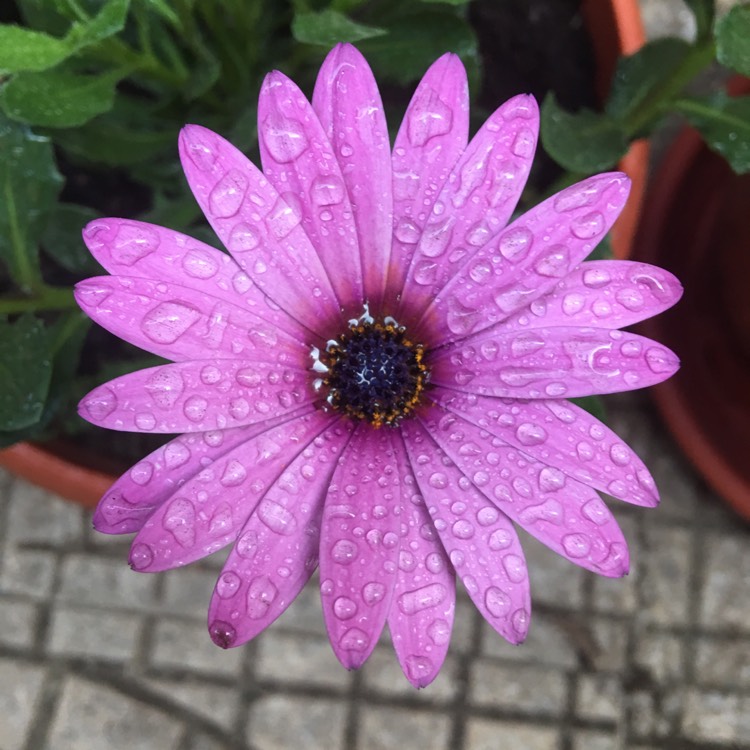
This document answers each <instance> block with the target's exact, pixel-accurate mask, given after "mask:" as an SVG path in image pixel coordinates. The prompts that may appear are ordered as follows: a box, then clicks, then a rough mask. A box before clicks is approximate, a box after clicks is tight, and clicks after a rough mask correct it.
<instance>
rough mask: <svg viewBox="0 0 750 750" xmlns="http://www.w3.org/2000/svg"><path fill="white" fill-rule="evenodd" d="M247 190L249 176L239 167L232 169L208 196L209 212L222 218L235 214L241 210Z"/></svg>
mask: <svg viewBox="0 0 750 750" xmlns="http://www.w3.org/2000/svg"><path fill="white" fill-rule="evenodd" d="M246 191H247V177H245V175H244V174H243V173H242V172H240V171H239V170H238V169H230V170H229V171H228V172H227V173H226V174H225V175H224V176H223V177H222V178H221V179H220V180H219V181H218V182H217V183H216V185H215V186H214V188H213V190H212V191H211V193H210V194H209V196H208V210H209V212H210V213H211V215H212V216H214V217H217V218H220V219H228V218H229V217H230V216H234V215H235V214H236V213H237V212H238V211H239V210H240V206H241V205H242V202H243V200H244V199H245V192H246Z"/></svg>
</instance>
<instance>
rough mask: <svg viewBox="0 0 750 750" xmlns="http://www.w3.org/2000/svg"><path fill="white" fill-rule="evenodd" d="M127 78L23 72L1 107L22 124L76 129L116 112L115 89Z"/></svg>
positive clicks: (4, 92)
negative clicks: (103, 115)
mask: <svg viewBox="0 0 750 750" xmlns="http://www.w3.org/2000/svg"><path fill="white" fill-rule="evenodd" d="M124 75H125V71H111V72H109V73H106V74H98V75H79V74H77V73H72V72H68V71H62V70H48V71H45V72H44V73H19V74H18V75H16V76H13V78H12V79H11V80H10V81H8V83H6V84H5V86H3V87H2V89H0V106H2V108H3V110H4V111H5V113H6V114H7V115H8V117H10V118H12V119H13V120H17V121H19V122H25V123H28V124H30V125H41V126H43V127H50V128H73V127H76V126H78V125H83V124H84V123H85V122H88V121H89V120H91V119H92V118H94V117H96V116H97V115H100V114H102V113H103V112H107V111H109V110H110V109H112V104H113V102H114V97H115V86H116V85H117V83H118V81H119V80H120V79H121V78H122V77H123V76H124Z"/></svg>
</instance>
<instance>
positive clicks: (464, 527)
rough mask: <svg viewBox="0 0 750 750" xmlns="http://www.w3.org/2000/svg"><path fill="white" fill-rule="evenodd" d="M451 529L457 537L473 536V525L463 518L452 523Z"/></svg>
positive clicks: (468, 537) (466, 537)
mask: <svg viewBox="0 0 750 750" xmlns="http://www.w3.org/2000/svg"><path fill="white" fill-rule="evenodd" d="M451 531H452V532H453V536H455V537H457V538H458V539H471V538H472V537H473V536H474V526H473V525H472V524H471V523H469V522H468V521H467V520H465V519H463V518H462V519H459V520H458V521H456V522H455V523H454V524H453V527H452V529H451Z"/></svg>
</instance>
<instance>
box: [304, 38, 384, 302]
mask: <svg viewBox="0 0 750 750" xmlns="http://www.w3.org/2000/svg"><path fill="white" fill-rule="evenodd" d="M312 105H313V109H314V110H315V112H316V113H317V115H318V117H319V118H320V123H321V125H322V126H323V129H324V130H325V132H326V135H327V136H328V140H329V141H330V142H331V145H332V146H333V152H334V154H335V155H336V159H337V160H338V162H339V166H340V167H341V175H342V177H343V180H344V184H345V185H346V189H347V192H348V193H349V199H350V201H351V204H352V209H353V211H354V223H355V225H356V227H357V238H358V241H359V253H360V259H361V262H362V272H363V283H364V295H365V299H366V300H368V301H369V302H370V303H372V304H373V308H372V309H373V312H375V311H376V310H378V309H379V306H380V303H381V302H382V300H383V295H384V294H385V282H386V275H387V273H388V263H389V259H390V255H391V233H392V231H393V193H392V187H391V183H392V178H391V144H390V139H389V137H388V126H387V124H386V121H385V113H384V111H383V102H382V101H381V98H380V92H379V91H378V85H377V83H376V82H375V77H374V76H373V74H372V71H371V70H370V66H369V65H368V64H367V61H366V60H365V58H364V57H362V54H361V53H360V52H359V51H358V50H357V49H356V48H355V47H353V46H352V45H351V44H338V45H336V47H334V48H333V49H332V50H331V52H330V53H329V54H328V56H327V57H326V59H325V61H324V62H323V65H322V66H321V68H320V72H319V73H318V79H317V81H316V82H315V91H314V92H313V98H312Z"/></svg>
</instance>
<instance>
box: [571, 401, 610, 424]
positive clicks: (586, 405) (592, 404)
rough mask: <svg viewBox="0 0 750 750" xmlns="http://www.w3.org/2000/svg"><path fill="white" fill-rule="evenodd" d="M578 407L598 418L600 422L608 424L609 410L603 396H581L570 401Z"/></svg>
mask: <svg viewBox="0 0 750 750" xmlns="http://www.w3.org/2000/svg"><path fill="white" fill-rule="evenodd" d="M570 400H571V401H572V402H573V403H574V404H575V405H576V406H580V407H581V409H585V410H586V411H587V412H588V413H589V414H591V415H592V416H594V417H596V418H597V419H598V420H599V421H600V422H604V423H605V424H606V423H607V409H606V407H605V406H604V399H603V398H602V397H601V396H581V397H579V398H571V399H570Z"/></svg>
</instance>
